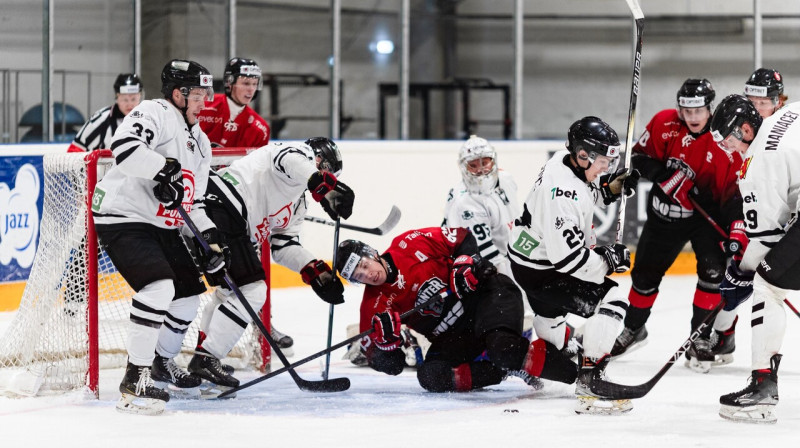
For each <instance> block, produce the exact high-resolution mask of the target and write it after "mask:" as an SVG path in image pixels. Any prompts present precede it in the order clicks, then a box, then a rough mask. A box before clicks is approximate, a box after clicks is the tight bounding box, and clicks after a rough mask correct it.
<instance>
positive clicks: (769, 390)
mask: <svg viewBox="0 0 800 448" xmlns="http://www.w3.org/2000/svg"><path fill="white" fill-rule="evenodd" d="M782 356H783V355H779V354H777V355H773V356H772V358H771V359H770V368H769V369H768V370H767V369H765V370H753V374H752V375H751V376H750V384H748V385H747V387H745V388H744V389H742V390H740V391H739V392H733V393H730V394H727V395H723V396H721V397H719V404H720V408H719V416H720V417H722V418H724V419H727V420H733V421H736V422H746V423H776V422H777V421H778V418H777V417H776V416H775V406H776V405H777V404H778V366H779V365H780V363H781V357H782Z"/></svg>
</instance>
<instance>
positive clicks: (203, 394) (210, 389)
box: [198, 380, 236, 400]
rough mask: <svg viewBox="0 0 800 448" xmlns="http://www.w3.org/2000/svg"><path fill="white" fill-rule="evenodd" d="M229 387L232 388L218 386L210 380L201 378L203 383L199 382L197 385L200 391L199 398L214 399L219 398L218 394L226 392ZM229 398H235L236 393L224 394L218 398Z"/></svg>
mask: <svg viewBox="0 0 800 448" xmlns="http://www.w3.org/2000/svg"><path fill="white" fill-rule="evenodd" d="M231 389H233V388H232V387H227V386H220V385H218V384H214V383H212V382H210V381H206V380H203V384H201V385H200V387H198V390H199V391H200V396H199V398H200V399H201V400H214V399H217V398H219V396H220V394H222V393H224V392H227V391H229V390H231ZM229 398H236V394H235V393H233V394H230V395H226V396H224V397H222V398H220V400H227V399H229Z"/></svg>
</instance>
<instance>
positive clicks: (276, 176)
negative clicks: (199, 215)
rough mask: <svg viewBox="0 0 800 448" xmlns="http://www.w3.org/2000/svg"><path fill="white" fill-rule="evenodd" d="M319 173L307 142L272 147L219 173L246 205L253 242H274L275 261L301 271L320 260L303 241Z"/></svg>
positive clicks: (263, 149) (257, 151)
mask: <svg viewBox="0 0 800 448" xmlns="http://www.w3.org/2000/svg"><path fill="white" fill-rule="evenodd" d="M315 171H317V165H316V162H315V159H314V151H313V150H312V149H311V148H310V147H309V146H308V145H306V144H305V143H292V144H285V143H270V144H268V145H266V146H262V147H261V148H259V149H257V150H255V151H253V152H251V153H250V154H248V155H246V156H245V157H242V158H241V159H238V160H236V161H235V162H233V163H232V164H231V165H230V166H228V167H227V168H223V169H221V170H220V171H219V175H220V176H221V177H222V178H224V179H225V180H227V181H228V182H230V183H231V184H232V185H233V186H234V188H236V191H237V192H238V193H239V194H240V195H241V196H242V199H243V200H244V203H245V205H246V208H247V224H248V226H249V231H250V237H251V239H253V240H254V241H256V242H257V243H258V244H261V243H263V242H264V241H265V240H268V241H269V244H270V248H271V252H272V259H273V261H275V262H276V263H278V264H280V265H282V266H286V267H287V268H289V269H291V270H293V271H295V272H300V269H302V268H303V266H305V265H307V264H308V263H309V262H311V261H312V260H314V259H315V257H314V256H313V255H312V254H311V252H309V251H308V250H306V249H305V248H303V246H301V245H300V240H299V234H300V229H301V226H302V224H303V219H304V218H305V215H306V209H307V206H306V201H305V190H306V188H307V184H308V178H309V177H310V176H311V174H312V173H314V172H315Z"/></svg>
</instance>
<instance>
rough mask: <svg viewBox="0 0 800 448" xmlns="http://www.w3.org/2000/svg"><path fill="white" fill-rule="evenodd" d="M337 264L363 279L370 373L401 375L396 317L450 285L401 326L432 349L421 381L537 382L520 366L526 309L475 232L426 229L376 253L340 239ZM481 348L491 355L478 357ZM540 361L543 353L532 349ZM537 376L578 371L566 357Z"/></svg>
mask: <svg viewBox="0 0 800 448" xmlns="http://www.w3.org/2000/svg"><path fill="white" fill-rule="evenodd" d="M336 266H337V269H338V270H339V271H340V272H341V275H342V277H343V278H345V279H347V280H349V281H350V282H355V283H364V284H366V285H367V286H366V288H365V289H364V297H363V301H362V302H361V322H360V328H361V331H364V330H367V329H369V328H374V329H375V332H374V333H372V334H371V335H370V336H368V337H365V338H364V339H363V340H362V341H361V344H362V345H363V346H364V349H365V353H366V358H367V361H368V363H369V365H370V367H372V368H373V369H375V370H378V371H380V372H384V373H387V374H389V375H398V374H400V372H402V371H403V368H404V367H405V354H404V353H403V351H402V350H401V349H400V346H401V345H402V344H403V342H404V341H403V339H402V336H401V331H400V314H401V313H404V312H406V311H409V310H411V309H412V308H414V307H415V306H416V305H418V304H420V303H422V302H424V301H426V300H428V299H430V298H431V297H434V296H436V295H437V294H439V293H441V292H443V291H445V290H447V289H449V290H450V291H452V292H451V293H450V295H448V296H447V298H444V299H434V303H433V304H431V305H430V306H428V307H426V308H424V309H423V310H421V311H419V312H416V313H415V314H412V315H411V316H410V317H408V318H407V320H406V322H404V323H405V324H406V325H408V327H409V328H411V329H413V330H414V331H416V332H418V333H420V334H422V335H423V336H425V337H426V338H427V339H428V340H429V341H430V342H431V346H430V348H429V349H428V352H427V353H426V355H425V360H424V362H423V363H422V365H420V366H419V367H418V369H417V379H418V381H419V384H420V385H421V386H422V387H423V388H425V389H426V390H428V391H431V392H452V391H470V390H473V389H478V388H482V387H486V386H491V385H494V384H498V383H500V382H501V381H502V380H503V378H505V377H506V376H507V375H509V374H511V375H517V376H520V377H522V378H523V379H524V380H526V382H528V384H530V385H531V386H533V387H536V388H538V387H541V384H540V382H539V381H538V380H537V379H536V378H533V377H531V376H529V375H528V374H527V373H526V372H525V371H524V370H522V364H523V360H524V358H525V355H526V353H527V352H528V345H529V342H528V340H527V339H526V338H524V337H523V336H522V321H523V306H522V296H521V292H520V290H519V288H518V287H517V286H516V285H515V284H514V282H513V280H511V279H510V278H509V277H507V276H505V275H503V274H498V273H497V270H496V269H495V267H494V265H493V264H492V263H491V262H489V261H488V260H484V259H483V258H481V256H480V255H479V254H478V245H477V243H476V240H475V237H474V236H473V235H472V233H470V231H469V230H467V229H465V228H461V227H429V228H423V229H418V230H410V231H407V232H405V233H402V234H400V235H399V236H397V237H396V238H395V239H394V240H393V241H392V244H391V245H390V246H389V248H388V249H387V250H386V251H385V252H384V253H383V254H381V255H379V254H378V252H377V251H376V250H375V249H373V248H372V247H370V246H368V245H367V244H365V243H363V242H361V241H356V240H347V241H344V242H342V243H340V244H339V251H338V253H337V257H336ZM484 350H485V351H486V354H487V357H488V360H477V361H476V360H475V358H476V357H477V356H478V355H480V354H481V353H483V351H484ZM537 362H539V363H541V364H544V363H545V359H544V354H543V353H537ZM562 363H563V364H564V366H565V367H563V366H556V365H555V364H556V362H555V361H554V362H552V363H551V364H553V365H554V366H553V367H550V368H549V370H547V369H546V370H545V372H543V373H541V376H542V377H544V378H548V373H549V372H550V371H554V372H556V374H557V375H558V376H555V377H550V378H549V379H554V380H559V381H563V382H567V383H570V382H573V381H574V380H575V375H576V374H577V370H576V368H575V364H574V363H572V362H571V361H569V359H562Z"/></svg>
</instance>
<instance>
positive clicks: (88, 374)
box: [0, 148, 271, 397]
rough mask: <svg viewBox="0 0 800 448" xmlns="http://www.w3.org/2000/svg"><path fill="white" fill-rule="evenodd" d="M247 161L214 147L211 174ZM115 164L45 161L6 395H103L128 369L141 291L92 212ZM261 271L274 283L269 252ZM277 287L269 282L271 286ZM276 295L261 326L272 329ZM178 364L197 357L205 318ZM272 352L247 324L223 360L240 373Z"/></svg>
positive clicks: (10, 337)
mask: <svg viewBox="0 0 800 448" xmlns="http://www.w3.org/2000/svg"><path fill="white" fill-rule="evenodd" d="M246 154H247V150H246V149H245V148H215V149H214V155H213V159H212V165H213V166H225V165H228V164H230V163H231V162H232V161H233V160H235V159H237V158H240V157H242V156H244V155H246ZM113 163H114V160H113V157H112V155H111V152H110V151H108V150H101V151H94V152H90V153H63V154H49V155H45V156H44V162H43V171H44V194H43V205H42V219H41V222H40V224H39V225H40V229H39V235H40V236H39V243H38V247H37V252H36V256H35V258H34V262H33V266H32V267H31V273H30V276H29V278H28V280H27V283H26V286H25V290H24V292H23V296H22V300H21V301H20V306H19V309H18V310H17V312H16V314H15V316H14V319H13V320H12V321H11V322H10V324H9V326H8V327H7V328H6V331H5V333H4V334H3V335H2V336H0V394H4V395H22V396H34V395H45V394H56V393H61V392H66V391H72V390H80V389H86V390H88V391H90V392H91V393H92V394H94V396H95V397H96V396H98V394H99V372H100V369H103V368H119V367H124V366H125V363H126V362H127V348H126V339H127V332H128V325H129V314H130V306H131V298H132V297H133V295H134V291H133V290H132V289H131V288H130V287H129V286H128V285H127V283H126V282H125V280H124V279H123V278H122V277H121V276H120V275H119V273H118V272H117V270H116V268H115V267H114V265H113V263H112V262H111V260H110V259H109V257H108V255H107V254H106V253H105V252H104V251H103V250H102V248H101V247H99V245H98V241H97V235H96V233H95V230H94V221H93V219H92V214H91V201H92V192H93V191H94V185H95V184H96V182H97V181H98V180H99V179H100V178H102V176H103V174H104V173H105V172H106V171H107V170H108V169H109V168H110V167H111V165H112V164H113ZM265 249H267V250H262V255H263V256H262V264H263V265H264V267H265V269H266V270H267V279H269V263H270V258H269V250H268V247H266V248H265ZM268 285H269V283H268ZM269 290H270V288H267V291H268V293H267V294H268V295H267V302H266V303H265V305H264V308H263V309H262V313H261V314H262V319H263V320H264V324H265V326H267V328H270V327H269V314H270V313H269V306H270V301H269ZM211 293H212V291H211V290H209V291H207V292H206V294H203V295H202V296H201V302H200V309H199V310H198V317H197V318H196V319H195V321H194V322H193V323H192V325H191V326H190V328H189V330H188V331H187V334H186V337H185V339H184V345H183V347H182V351H181V354H180V355H179V356H178V357H177V358H176V361H177V362H178V363H179V364H183V365H186V364H187V363H188V361H189V359H190V358H191V356H192V355H193V354H194V346H195V343H196V341H197V335H198V325H199V321H200V318H201V316H200V313H202V311H203V307H204V305H205V304H206V303H208V301H209V300H210V294H211ZM270 355H271V352H270V349H269V346H268V344H266V342H265V341H263V338H262V337H261V336H260V334H258V332H257V331H254V330H253V326H252V325H250V326H248V329H247V330H246V332H245V335H244V336H243V337H242V338H241V339H240V340H239V342H238V343H237V345H236V347H234V349H233V350H232V351H231V353H230V354H229V356H228V358H226V359H225V362H227V363H230V364H232V365H233V366H234V367H236V368H240V369H241V368H256V369H259V370H262V371H266V370H268V369H269V367H270Z"/></svg>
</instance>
